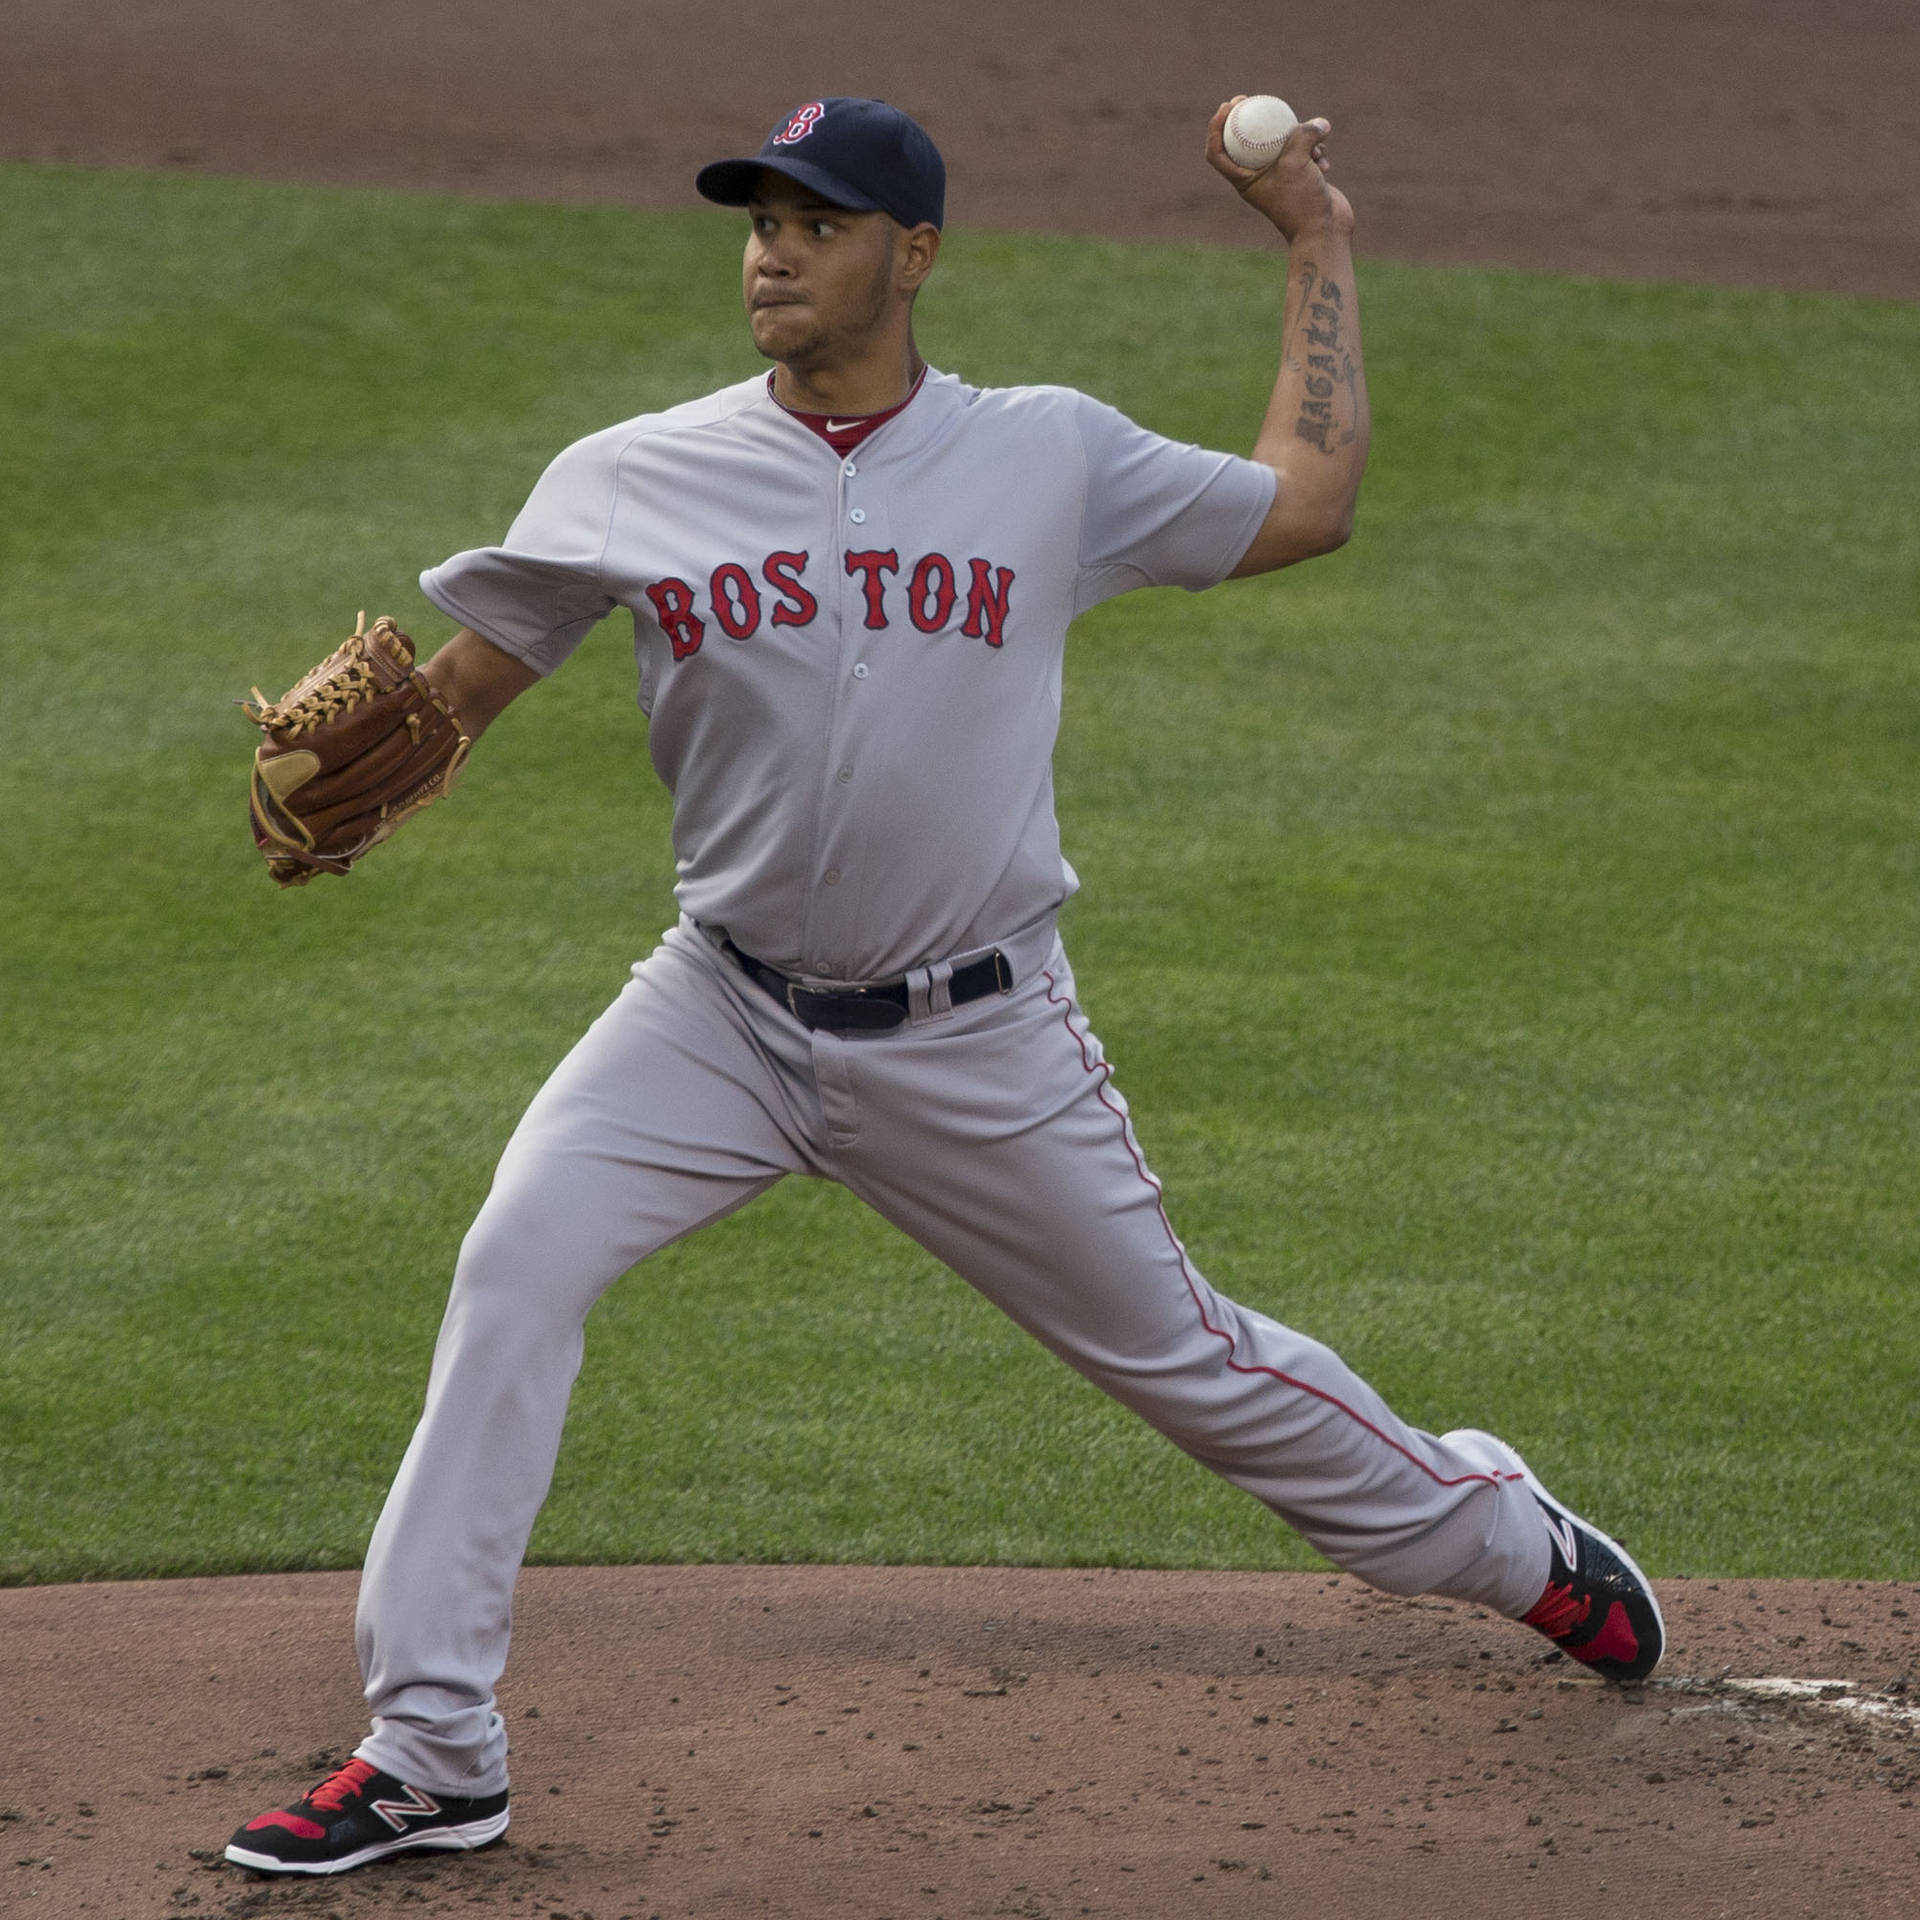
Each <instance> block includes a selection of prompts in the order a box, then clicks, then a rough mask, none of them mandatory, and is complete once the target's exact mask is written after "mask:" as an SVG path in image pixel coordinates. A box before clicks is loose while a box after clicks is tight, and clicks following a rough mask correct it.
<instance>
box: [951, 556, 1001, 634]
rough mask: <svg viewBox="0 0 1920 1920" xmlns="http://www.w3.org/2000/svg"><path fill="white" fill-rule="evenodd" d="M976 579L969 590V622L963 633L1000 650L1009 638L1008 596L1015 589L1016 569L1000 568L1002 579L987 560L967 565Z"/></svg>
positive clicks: (962, 629) (962, 630) (972, 581)
mask: <svg viewBox="0 0 1920 1920" xmlns="http://www.w3.org/2000/svg"><path fill="white" fill-rule="evenodd" d="M967 566H968V568H969V570H970V571H971V572H972V574H973V579H972V580H971V582H970V583H969V584H968V587H967V623H966V625H965V626H963V627H962V628H961V629H960V631H961V632H962V633H964V634H965V635H966V636H967V638H968V639H970V640H984V641H985V642H986V643H987V645H988V646H990V647H997V646H998V645H999V644H1000V642H1001V641H1002V640H1003V639H1004V638H1005V637H1006V635H1005V629H1006V624H1007V596H1008V594H1009V593H1010V592H1011V591H1012V589H1013V569H1012V568H1011V567H1001V568H999V569H998V573H999V578H998V579H997V580H996V579H995V578H994V574H995V571H996V570H995V568H994V567H993V565H992V564H991V563H990V562H989V561H986V560H969V561H968V562H967Z"/></svg>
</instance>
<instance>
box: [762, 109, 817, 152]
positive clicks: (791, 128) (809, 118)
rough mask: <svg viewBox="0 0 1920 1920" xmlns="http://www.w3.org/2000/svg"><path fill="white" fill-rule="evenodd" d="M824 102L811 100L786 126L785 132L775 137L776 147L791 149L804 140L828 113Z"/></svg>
mask: <svg viewBox="0 0 1920 1920" xmlns="http://www.w3.org/2000/svg"><path fill="white" fill-rule="evenodd" d="M826 110H827V109H826V106H825V104H824V103H823V102H822V101H819V100H809V101H808V102H807V104H806V105H805V106H804V107H802V108H801V109H800V111H799V112H798V113H796V114H795V115H794V116H793V118H792V119H791V120H789V121H788V122H787V124H786V127H785V130H784V131H782V132H780V133H776V134H775V135H774V136H773V144H774V145H775V146H776V147H790V146H792V145H793V144H794V142H795V141H797V140H804V139H805V138H806V137H807V135H808V134H810V133H811V132H812V131H813V129H814V127H815V126H816V125H817V124H818V122H819V119H820V116H821V115H822V114H823V113H825V112H826Z"/></svg>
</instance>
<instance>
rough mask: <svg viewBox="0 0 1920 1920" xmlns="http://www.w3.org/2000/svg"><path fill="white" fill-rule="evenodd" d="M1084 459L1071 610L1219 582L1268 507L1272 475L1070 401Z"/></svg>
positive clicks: (1088, 403) (1093, 403)
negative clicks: (1146, 590) (1148, 590)
mask: <svg viewBox="0 0 1920 1920" xmlns="http://www.w3.org/2000/svg"><path fill="white" fill-rule="evenodd" d="M1073 398H1074V401H1075V403H1076V404H1075V408H1074V419H1075V425H1076V426H1077V427H1078V429H1079V435H1080V445H1081V450H1082V452H1083V454H1084V456H1085V459H1086V496H1085V507H1084V509H1083V512H1082V517H1081V528H1080V570H1079V577H1078V580H1077V582H1076V588H1075V595H1074V599H1075V611H1076V612H1080V613H1084V612H1085V611H1086V610H1087V608H1089V607H1092V606H1097V605H1098V604H1099V603H1100V602H1101V601H1102V600H1110V599H1112V598H1113V596H1114V595H1115V594H1117V593H1126V592H1127V591H1129V590H1130V589H1131V588H1134V587H1185V588H1187V589H1188V590H1189V591H1192V592H1197V591H1199V589H1201V588H1202V587H1211V586H1215V585H1217V584H1218V583H1219V582H1220V581H1222V580H1224V579H1225V578H1226V577H1227V575H1228V574H1230V573H1231V572H1232V571H1233V570H1234V568H1235V567H1236V566H1238V565H1239V564H1240V560H1241V557H1242V556H1243V555H1244V554H1245V553H1246V550H1247V548H1248V547H1249V546H1251V545H1252V543H1253V536H1254V535H1255V534H1256V533H1257V532H1258V531H1259V529H1260V523H1261V522H1262V521H1263V520H1265V518H1266V517H1267V510H1268V509H1269V508H1270V507H1271V506H1272V505H1273V490H1274V485H1275V476H1274V473H1273V469H1272V468H1271V467H1263V466H1261V465H1259V464H1258V463H1257V462H1256V461H1252V460H1242V459H1240V458H1239V457H1238V456H1237V455H1235V454H1231V453H1210V452H1209V451H1208V450H1207V449H1206V448H1204V447H1194V446H1188V445H1186V444H1184V443H1183V442H1181V441H1178V440H1167V439H1163V438H1162V437H1161V436H1160V435H1159V434H1157V433H1149V432H1148V431H1147V430H1146V428H1145V427H1140V426H1136V425H1135V424H1134V423H1133V422H1132V421H1131V420H1129V419H1128V418H1127V416H1126V415H1125V414H1124V413H1120V412H1118V411H1117V410H1116V409H1114V408H1113V407H1109V406H1105V405H1103V404H1102V403H1101V402H1100V401H1098V400H1093V399H1089V398H1088V396H1087V395H1085V394H1080V393H1077V394H1075V395H1074V396H1073Z"/></svg>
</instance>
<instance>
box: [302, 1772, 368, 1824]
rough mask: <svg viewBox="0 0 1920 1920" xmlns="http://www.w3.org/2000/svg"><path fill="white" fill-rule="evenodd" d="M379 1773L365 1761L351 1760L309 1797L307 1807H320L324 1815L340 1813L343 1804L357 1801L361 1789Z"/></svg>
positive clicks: (323, 1781)
mask: <svg viewBox="0 0 1920 1920" xmlns="http://www.w3.org/2000/svg"><path fill="white" fill-rule="evenodd" d="M377 1772H379V1768H377V1767H373V1766H369V1765H368V1764H367V1762H366V1761H364V1760H349V1761H348V1762H347V1764H346V1765H345V1766H344V1767H342V1768H341V1769H340V1770H339V1772H338V1773H334V1774H329V1775H328V1777H327V1778H326V1779H324V1780H322V1781H321V1782H320V1784H319V1785H318V1786H317V1787H315V1788H314V1790H313V1791H312V1792H311V1793H310V1794H308V1795H307V1805H308V1806H310V1807H318V1808H319V1809H320V1811H321V1812H322V1813H338V1812H339V1811H340V1806H341V1803H342V1802H343V1801H346V1800H354V1799H357V1798H358V1797H359V1794H360V1789H361V1788H362V1787H364V1786H365V1785H366V1784H367V1782H368V1781H369V1780H371V1779H372V1778H373V1776H374V1775H375V1774H376V1773H377Z"/></svg>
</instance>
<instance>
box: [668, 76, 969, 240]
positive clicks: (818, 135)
mask: <svg viewBox="0 0 1920 1920" xmlns="http://www.w3.org/2000/svg"><path fill="white" fill-rule="evenodd" d="M762 167H769V168H771V169H772V170H773V171H774V172H775V173H783V174H785V175H786V177H787V178H788V179H789V180H798V181H799V182H800V184H801V185H802V186H803V187H811V188H812V189H813V190H814V192H815V193H817V194H818V195H819V196H820V197H821V199H823V200H830V201H831V202H832V203H833V204H834V205H835V206H836V207H847V208H850V209H851V210H852V211H853V212H855V213H873V212H880V213H889V214H891V215H892V216H893V217H894V219H896V220H898V221H899V222H900V224H901V225H902V226H903V227H917V226H919V225H920V224H921V223H922V222H923V221H924V222H925V223H927V224H928V225H930V226H935V227H937V226H939V225H940V223H941V220H942V219H943V218H944V217H945V214H946V205H947V168H946V162H945V161H943V160H942V159H941V158H940V149H939V148H938V147H936V146H935V145H934V144H933V142H932V141H931V140H930V139H928V138H927V133H926V129H925V128H924V127H922V126H921V125H920V123H919V122H918V121H917V120H913V119H910V118H909V117H908V116H907V115H906V114H904V113H902V112H901V111H900V109H899V108H898V107H890V106H888V105H887V103H886V102H885V101H884V100H845V99H834V100H809V101H808V102H807V104H806V105H805V106H804V107H796V108H795V109H794V111H793V112H792V113H790V114H788V115H787V116H786V118H785V119H784V120H782V121H781V122H780V123H779V125H778V126H776V127H775V128H774V130H773V131H772V132H771V133H770V134H768V135H767V139H766V144H765V145H764V146H763V147H762V148H761V149H760V151H759V152H758V153H757V154H755V155H754V156H753V158H752V159H751V160H716V161H715V162H714V163H713V164H712V165H711V166H710V167H702V168H701V169H700V172H699V174H698V176H697V177H696V178H695V180H694V183H693V184H694V185H695V186H696V187H697V188H698V189H699V190H700V192H701V193H702V194H703V195H704V196H705V197H706V198H707V199H709V200H715V201H718V202H719V204H720V205H721V206H723V207H744V206H745V205H746V204H747V201H748V198H749V197H750V196H751V194H752V192H753V183H754V180H755V178H756V177H757V176H758V174H759V172H760V169H761V168H762Z"/></svg>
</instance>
